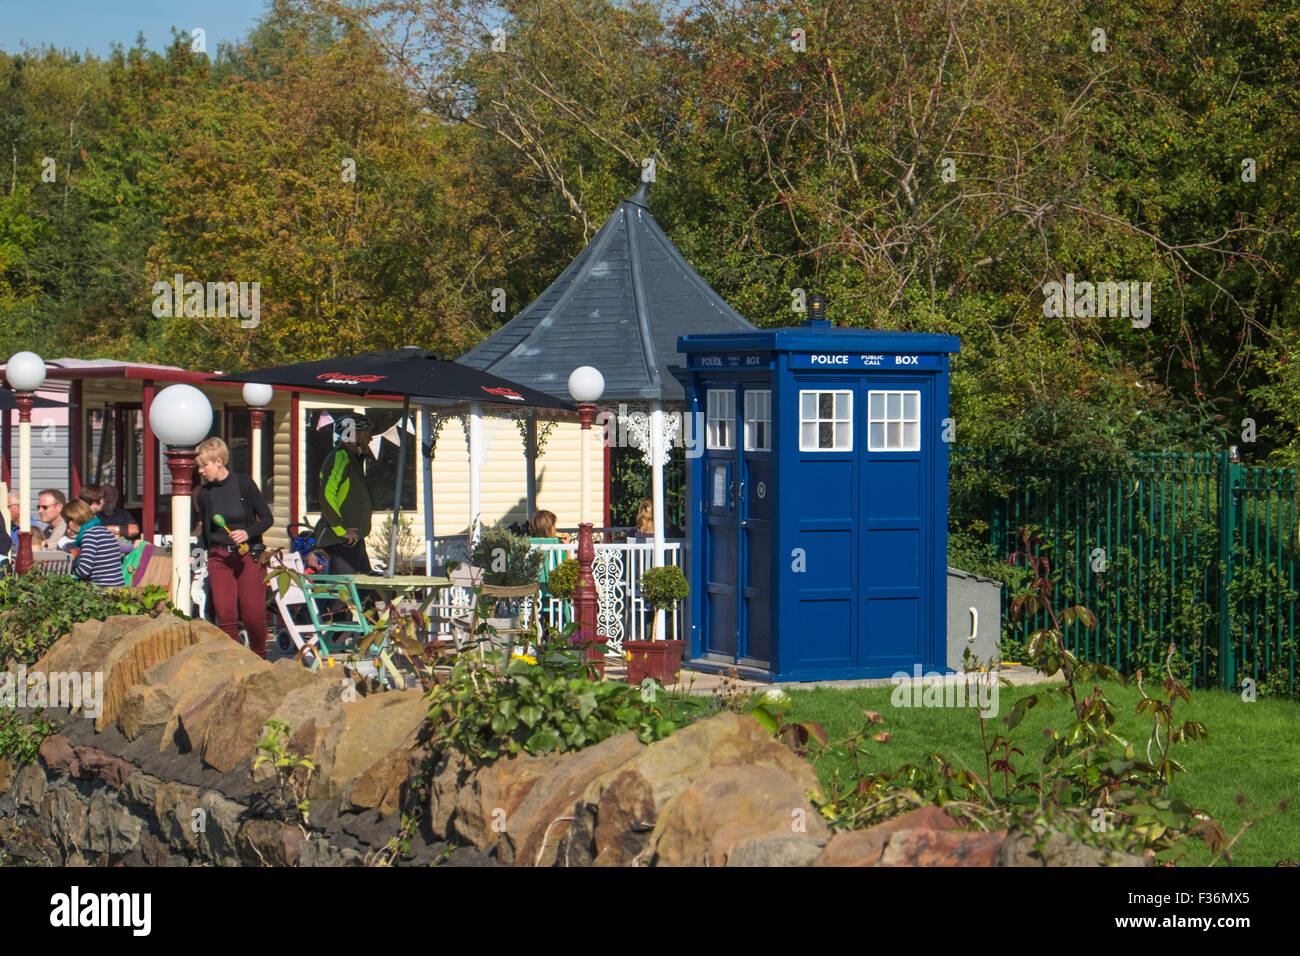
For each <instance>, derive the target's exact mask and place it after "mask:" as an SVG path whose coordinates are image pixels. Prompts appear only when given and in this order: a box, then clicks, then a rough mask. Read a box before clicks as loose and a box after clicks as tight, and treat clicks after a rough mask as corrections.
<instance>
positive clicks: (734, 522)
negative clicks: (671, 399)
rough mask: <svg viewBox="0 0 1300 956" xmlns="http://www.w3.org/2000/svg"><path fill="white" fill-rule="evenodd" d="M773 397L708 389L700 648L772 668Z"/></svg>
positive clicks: (736, 388)
mask: <svg viewBox="0 0 1300 956" xmlns="http://www.w3.org/2000/svg"><path fill="white" fill-rule="evenodd" d="M771 396H772V393H771V391H770V389H750V388H745V387H744V386H743V385H739V384H732V383H726V384H725V385H722V386H719V387H711V388H707V389H706V390H705V452H704V454H705V461H704V483H705V487H704V489H703V491H704V495H703V509H704V541H703V542H702V544H703V548H702V551H703V554H702V555H701V560H702V561H703V567H704V572H705V574H704V577H705V595H704V615H703V618H704V620H703V622H702V626H703V634H702V639H701V646H702V648H703V650H704V653H705V654H707V655H709V656H711V657H714V658H725V659H727V660H730V661H733V662H737V663H741V664H750V665H754V666H763V667H766V666H768V664H769V663H770V661H771V615H770V613H769V607H770V590H771V585H770V580H771V539H772V522H771V503H772V502H773V501H774V500H775V494H774V489H773V487H772V468H771V457H772V453H771V408H772V398H771ZM738 411H742V412H743V413H744V425H743V427H741V428H738V427H737V426H738V418H739V416H738V415H737V412H738ZM742 582H743V584H742Z"/></svg>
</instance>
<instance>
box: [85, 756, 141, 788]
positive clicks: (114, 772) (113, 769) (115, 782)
mask: <svg viewBox="0 0 1300 956" xmlns="http://www.w3.org/2000/svg"><path fill="white" fill-rule="evenodd" d="M76 757H77V762H78V763H80V765H81V772H80V774H79V776H81V777H82V778H86V779H94V778H99V779H100V780H103V781H104V783H106V784H108V786H109V787H111V788H112V789H114V790H120V789H121V787H122V784H124V783H125V782H126V779H127V778H128V777H129V776H131V774H133V773H135V767H134V766H133V765H132V764H130V763H127V762H126V761H125V760H123V759H122V758H121V757H115V756H114V755H113V754H110V753H105V752H104V751H102V750H99V749H98V748H96V747H77V748H76Z"/></svg>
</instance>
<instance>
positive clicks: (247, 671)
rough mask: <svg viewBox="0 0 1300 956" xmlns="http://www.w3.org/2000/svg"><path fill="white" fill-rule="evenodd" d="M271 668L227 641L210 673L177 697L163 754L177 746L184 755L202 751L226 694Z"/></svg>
mask: <svg viewBox="0 0 1300 956" xmlns="http://www.w3.org/2000/svg"><path fill="white" fill-rule="evenodd" d="M270 667H271V665H270V664H268V663H267V662H266V661H264V660H262V659H261V658H260V657H258V656H257V655H256V654H251V653H249V652H248V650H247V649H246V648H244V647H243V646H242V645H237V644H235V642H234V641H231V640H230V639H228V638H227V640H226V644H225V645H223V646H221V647H217V648H214V649H213V651H212V659H211V660H210V661H209V662H208V669H207V670H206V671H204V672H203V673H201V674H194V675H193V676H192V677H191V678H190V679H189V680H187V681H185V683H186V685H187V686H186V687H185V689H184V690H182V691H181V692H180V694H179V696H178V697H177V700H176V706H175V707H174V708H173V710H172V716H171V718H170V719H169V720H168V722H167V724H166V726H164V728H163V736H162V742H161V744H160V745H159V747H160V750H166V749H167V748H168V747H169V746H171V745H173V744H174V745H175V746H176V748H177V749H178V750H179V751H180V752H181V753H189V752H190V751H193V750H198V749H199V748H200V747H201V746H202V745H203V738H204V736H205V735H206V734H207V732H208V725H209V724H210V723H211V722H212V719H213V717H215V716H218V715H220V714H221V701H222V700H223V699H224V698H225V695H226V693H227V692H228V691H230V690H231V688H232V687H234V686H235V685H237V684H240V683H242V682H243V681H245V680H247V679H248V678H249V677H251V676H252V675H253V674H255V673H257V672H258V671H266V670H269V669H270Z"/></svg>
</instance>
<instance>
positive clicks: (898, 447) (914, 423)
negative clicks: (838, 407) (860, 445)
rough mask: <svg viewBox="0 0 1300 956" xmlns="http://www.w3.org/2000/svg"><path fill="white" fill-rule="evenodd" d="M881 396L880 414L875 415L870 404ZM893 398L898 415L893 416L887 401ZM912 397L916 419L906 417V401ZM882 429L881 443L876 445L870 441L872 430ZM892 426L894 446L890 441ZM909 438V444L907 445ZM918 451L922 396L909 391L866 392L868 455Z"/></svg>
mask: <svg viewBox="0 0 1300 956" xmlns="http://www.w3.org/2000/svg"><path fill="white" fill-rule="evenodd" d="M877 395H879V396H880V414H879V415H876V414H875V413H874V411H873V409H872V400H873V399H874V398H875V397H876V396H877ZM893 396H897V397H898V415H897V416H894V415H891V414H890V411H889V399H890V398H891V397H893ZM910 396H915V399H916V415H915V416H909V415H908V414H907V399H908V397H910ZM873 425H881V426H883V433H884V442H883V443H882V444H877V443H876V442H875V441H874V440H873V439H872V426H873ZM891 425H896V426H898V427H897V431H896V434H897V436H898V443H897V444H895V443H893V442H892V441H891V439H890V432H891V428H890V426H891ZM909 426H910V427H909ZM909 436H910V438H911V440H910V441H909V440H908V439H909ZM920 450H921V392H920V391H919V390H918V389H909V388H888V389H885V388H879V389H872V390H870V391H869V392H867V451H880V452H891V451H896V452H916V451H920Z"/></svg>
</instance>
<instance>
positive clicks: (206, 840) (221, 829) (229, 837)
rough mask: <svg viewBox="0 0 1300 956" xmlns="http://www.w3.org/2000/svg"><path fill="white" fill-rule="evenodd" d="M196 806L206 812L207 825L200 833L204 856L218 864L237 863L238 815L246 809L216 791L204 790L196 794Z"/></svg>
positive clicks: (229, 864) (234, 864)
mask: <svg viewBox="0 0 1300 956" xmlns="http://www.w3.org/2000/svg"><path fill="white" fill-rule="evenodd" d="M199 807H200V808H202V809H203V810H204V811H205V812H206V814H207V819H206V827H205V829H204V832H203V833H202V834H201V836H202V844H205V845H206V847H205V848H206V850H207V856H208V857H209V859H211V860H212V862H213V863H215V864H216V865H217V866H238V865H239V827H240V817H241V816H242V815H243V814H244V813H245V811H246V808H245V807H244V805H243V804H242V803H236V802H235V801H234V800H230V799H228V798H227V797H225V796H223V795H221V794H220V793H218V792H217V791H215V790H206V791H204V792H203V794H202V795H201V796H200V797H199Z"/></svg>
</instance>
